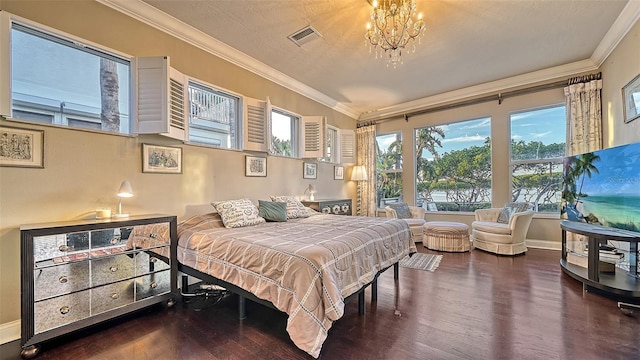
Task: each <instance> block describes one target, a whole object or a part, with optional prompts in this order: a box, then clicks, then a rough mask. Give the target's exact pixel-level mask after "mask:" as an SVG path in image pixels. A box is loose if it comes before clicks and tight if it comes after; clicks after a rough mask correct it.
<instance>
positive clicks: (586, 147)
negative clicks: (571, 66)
mask: <svg viewBox="0 0 640 360" xmlns="http://www.w3.org/2000/svg"><path fill="white" fill-rule="evenodd" d="M601 91H602V80H601V79H597V80H591V81H588V82H580V83H577V84H571V85H569V86H567V87H565V88H564V95H565V98H566V104H567V155H576V154H584V153H587V152H592V151H596V150H600V149H602V100H601V98H600V93H601Z"/></svg>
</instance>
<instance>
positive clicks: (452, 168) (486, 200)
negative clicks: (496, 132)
mask: <svg viewBox="0 0 640 360" xmlns="http://www.w3.org/2000/svg"><path fill="white" fill-rule="evenodd" d="M415 141H416V153H415V154H416V204H417V205H418V206H422V207H423V208H425V209H427V210H430V211H431V210H437V211H466V212H471V211H474V210H476V209H479V208H488V207H491V118H480V119H473V120H467V121H461V122H455V123H449V124H445V125H439V126H430V127H424V128H418V129H416V130H415Z"/></svg>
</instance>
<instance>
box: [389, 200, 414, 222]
mask: <svg viewBox="0 0 640 360" xmlns="http://www.w3.org/2000/svg"><path fill="white" fill-rule="evenodd" d="M387 206H389V207H390V208H392V209H393V210H395V211H396V215H397V216H398V219H411V211H410V210H409V205H407V203H391V204H389V205H387Z"/></svg>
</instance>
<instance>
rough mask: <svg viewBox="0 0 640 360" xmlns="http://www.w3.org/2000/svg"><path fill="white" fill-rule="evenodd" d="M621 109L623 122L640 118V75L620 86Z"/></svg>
mask: <svg viewBox="0 0 640 360" xmlns="http://www.w3.org/2000/svg"><path fill="white" fill-rule="evenodd" d="M622 111H623V117H624V122H625V123H628V122H631V121H633V120H635V119H637V118H640V75H638V76H636V77H635V78H633V80H631V81H630V82H629V83H628V84H627V85H625V86H624V87H623V88H622Z"/></svg>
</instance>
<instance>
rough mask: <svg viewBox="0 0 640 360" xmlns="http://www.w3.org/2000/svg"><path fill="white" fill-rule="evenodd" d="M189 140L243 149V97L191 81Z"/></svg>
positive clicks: (189, 87)
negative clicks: (241, 99)
mask: <svg viewBox="0 0 640 360" xmlns="http://www.w3.org/2000/svg"><path fill="white" fill-rule="evenodd" d="M188 89H189V141H193V142H197V143H202V144H209V145H214V146H219V147H223V148H227V149H238V148H239V147H240V131H239V124H240V97H238V96H235V95H232V94H230V93H227V92H224V91H220V90H216V89H214V88H212V87H210V86H207V85H204V84H201V83H198V82H196V81H193V80H192V81H189V86H188Z"/></svg>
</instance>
